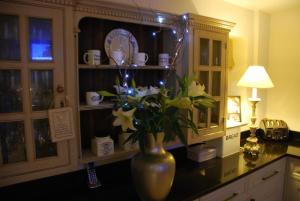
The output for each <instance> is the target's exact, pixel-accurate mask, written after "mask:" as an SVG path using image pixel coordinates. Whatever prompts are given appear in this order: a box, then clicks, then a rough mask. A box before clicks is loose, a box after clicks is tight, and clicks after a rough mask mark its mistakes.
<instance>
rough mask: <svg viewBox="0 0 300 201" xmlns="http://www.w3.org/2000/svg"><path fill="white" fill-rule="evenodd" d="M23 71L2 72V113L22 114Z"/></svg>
mask: <svg viewBox="0 0 300 201" xmlns="http://www.w3.org/2000/svg"><path fill="white" fill-rule="evenodd" d="M21 90H22V88H21V71H20V70H0V113H6V112H22V94H21Z"/></svg>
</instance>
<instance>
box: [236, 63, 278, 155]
mask: <svg viewBox="0 0 300 201" xmlns="http://www.w3.org/2000/svg"><path fill="white" fill-rule="evenodd" d="M237 86H242V87H250V88H252V97H251V98H249V101H250V102H251V104H252V114H251V124H250V125H249V127H250V132H251V134H250V137H249V138H247V142H246V144H245V145H244V153H246V154H249V155H251V156H257V155H258V153H259V145H258V143H257V142H258V139H257V137H256V136H255V132H256V129H257V126H256V125H255V122H256V115H255V109H256V103H258V102H259V101H260V98H258V97H257V88H272V87H274V85H273V82H272V81H271V79H270V77H269V75H268V73H267V71H266V70H265V68H264V67H263V66H249V67H248V69H247V70H246V72H245V73H244V74H243V76H242V77H241V79H240V80H239V82H238V83H237Z"/></svg>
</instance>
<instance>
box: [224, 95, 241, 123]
mask: <svg viewBox="0 0 300 201" xmlns="http://www.w3.org/2000/svg"><path fill="white" fill-rule="evenodd" d="M227 120H230V121H235V122H242V115H241V97H240V96H228V97H227Z"/></svg>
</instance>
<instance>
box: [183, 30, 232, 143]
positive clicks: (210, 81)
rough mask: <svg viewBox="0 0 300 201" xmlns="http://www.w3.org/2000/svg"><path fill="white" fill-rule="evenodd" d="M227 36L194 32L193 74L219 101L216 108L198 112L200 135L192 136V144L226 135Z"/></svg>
mask: <svg viewBox="0 0 300 201" xmlns="http://www.w3.org/2000/svg"><path fill="white" fill-rule="evenodd" d="M226 37H227V34H222V33H216V32H208V31H203V30H195V31H194V44H193V45H194V49H193V50H194V59H193V73H195V74H196V75H197V77H198V82H199V83H200V84H203V85H204V86H205V91H206V92H207V93H208V94H209V95H211V96H212V97H213V98H214V99H215V100H216V102H215V106H214V107H213V108H210V109H203V110H201V111H198V110H195V111H194V114H193V115H194V121H195V122H196V124H197V127H198V129H199V135H189V138H188V140H189V143H197V142H200V141H203V140H209V139H212V138H216V137H220V136H222V135H223V134H224V128H225V127H224V105H225V90H226V88H225V85H226V80H225V70H226V69H225V66H226V54H225V53H226V39H227V38H226Z"/></svg>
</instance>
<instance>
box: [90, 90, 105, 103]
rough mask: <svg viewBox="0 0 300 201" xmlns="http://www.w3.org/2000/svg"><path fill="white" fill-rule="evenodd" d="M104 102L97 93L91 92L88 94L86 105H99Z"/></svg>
mask: <svg viewBox="0 0 300 201" xmlns="http://www.w3.org/2000/svg"><path fill="white" fill-rule="evenodd" d="M102 101H103V96H101V95H99V94H98V93H97V92H94V91H89V92H86V104H88V105H94V106H95V105H99V104H100V103H101V102H102Z"/></svg>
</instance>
